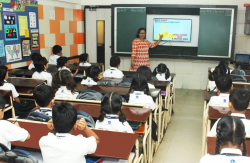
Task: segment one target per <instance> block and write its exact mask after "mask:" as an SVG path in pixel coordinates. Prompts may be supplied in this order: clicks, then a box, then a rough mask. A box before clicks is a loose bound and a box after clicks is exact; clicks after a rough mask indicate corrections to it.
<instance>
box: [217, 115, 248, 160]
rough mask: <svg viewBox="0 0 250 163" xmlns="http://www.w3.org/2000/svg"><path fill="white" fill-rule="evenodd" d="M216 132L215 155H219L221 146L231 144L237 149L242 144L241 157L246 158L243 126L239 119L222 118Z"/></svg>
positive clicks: (231, 117)
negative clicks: (236, 146)
mask: <svg viewBox="0 0 250 163" xmlns="http://www.w3.org/2000/svg"><path fill="white" fill-rule="evenodd" d="M216 132H217V135H216V147H215V154H220V148H221V144H222V145H227V144H228V143H229V142H231V143H232V144H233V145H238V146H239V148H240V147H241V144H243V156H246V153H247V149H246V142H245V136H246V132H245V126H244V124H243V122H242V121H241V120H240V119H239V117H236V116H229V115H226V116H224V117H222V118H221V119H220V120H219V122H218V124H217V128H216Z"/></svg>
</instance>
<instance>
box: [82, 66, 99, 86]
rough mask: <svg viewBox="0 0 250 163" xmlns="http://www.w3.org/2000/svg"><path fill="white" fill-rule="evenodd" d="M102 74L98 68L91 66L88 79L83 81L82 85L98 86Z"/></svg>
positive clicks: (87, 72) (88, 70)
mask: <svg viewBox="0 0 250 163" xmlns="http://www.w3.org/2000/svg"><path fill="white" fill-rule="evenodd" d="M100 73H101V70H100V68H99V67H97V66H90V67H89V68H88V69H87V70H86V75H87V78H86V79H83V80H82V82H81V84H85V85H97V82H98V81H99V80H101V79H102V76H100V75H99V74H100Z"/></svg>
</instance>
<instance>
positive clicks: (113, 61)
mask: <svg viewBox="0 0 250 163" xmlns="http://www.w3.org/2000/svg"><path fill="white" fill-rule="evenodd" d="M120 63H121V60H120V58H119V57H118V56H116V55H115V56H113V57H111V58H110V63H109V64H110V66H111V67H117V68H118V67H119V66H120Z"/></svg>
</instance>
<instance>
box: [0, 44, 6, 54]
mask: <svg viewBox="0 0 250 163" xmlns="http://www.w3.org/2000/svg"><path fill="white" fill-rule="evenodd" d="M0 57H5V50H4V41H3V40H0Z"/></svg>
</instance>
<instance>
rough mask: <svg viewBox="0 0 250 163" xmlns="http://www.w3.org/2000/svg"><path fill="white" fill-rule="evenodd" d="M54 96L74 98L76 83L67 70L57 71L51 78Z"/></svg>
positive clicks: (76, 93)
mask: <svg viewBox="0 0 250 163" xmlns="http://www.w3.org/2000/svg"><path fill="white" fill-rule="evenodd" d="M52 88H53V89H54V91H55V92H56V94H55V97H56V98H66V99H76V97H77V96H78V94H79V93H78V92H76V83H75V81H74V79H73V77H72V76H71V73H70V72H69V71H68V70H61V71H58V72H57V73H56V74H55V75H54V77H53V80H52Z"/></svg>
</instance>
